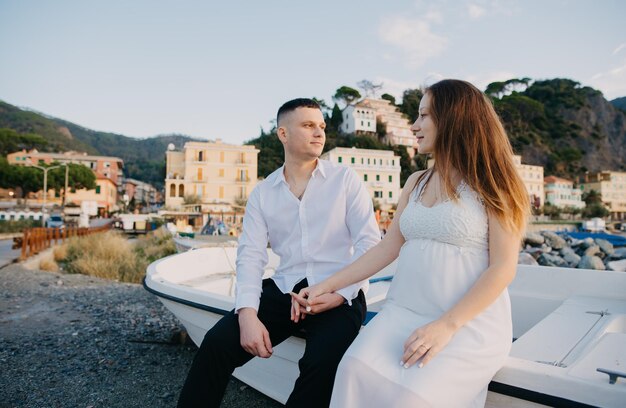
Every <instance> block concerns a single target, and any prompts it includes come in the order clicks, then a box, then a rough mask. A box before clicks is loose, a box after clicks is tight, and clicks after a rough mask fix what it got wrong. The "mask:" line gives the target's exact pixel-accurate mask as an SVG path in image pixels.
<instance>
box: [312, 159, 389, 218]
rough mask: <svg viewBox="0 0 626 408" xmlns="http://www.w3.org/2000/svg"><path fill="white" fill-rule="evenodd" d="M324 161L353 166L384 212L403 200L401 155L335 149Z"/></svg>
mask: <svg viewBox="0 0 626 408" xmlns="http://www.w3.org/2000/svg"><path fill="white" fill-rule="evenodd" d="M320 158H321V159H324V160H328V161H330V162H333V163H339V164H343V165H346V166H349V167H352V168H353V169H354V171H356V173H357V174H358V175H359V178H360V179H361V180H363V182H364V183H365V186H366V187H367V191H368V192H369V193H370V197H372V199H373V200H375V201H378V203H379V204H380V206H381V208H382V209H389V208H391V206H392V205H395V204H397V203H398V199H399V198H400V156H395V155H394V153H393V151H391V150H374V149H357V148H356V147H336V148H334V149H332V150H329V151H328V152H326V153H324V154H323V155H322V156H321V157H320Z"/></svg>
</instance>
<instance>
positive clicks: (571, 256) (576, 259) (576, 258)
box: [562, 251, 581, 268]
mask: <svg viewBox="0 0 626 408" xmlns="http://www.w3.org/2000/svg"><path fill="white" fill-rule="evenodd" d="M562 257H563V260H564V261H565V262H567V266H569V267H570V268H576V267H577V266H578V264H579V263H580V259H581V257H580V255H578V254H577V253H576V252H574V251H571V252H567V253H566V254H565V255H562Z"/></svg>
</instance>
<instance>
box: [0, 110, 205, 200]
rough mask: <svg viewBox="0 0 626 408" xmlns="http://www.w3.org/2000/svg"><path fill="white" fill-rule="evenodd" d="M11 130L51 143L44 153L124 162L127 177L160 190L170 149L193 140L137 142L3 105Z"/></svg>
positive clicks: (1, 118) (3, 123)
mask: <svg viewBox="0 0 626 408" xmlns="http://www.w3.org/2000/svg"><path fill="white" fill-rule="evenodd" d="M1 128H9V129H13V130H15V131H17V132H18V133H31V134H37V135H40V136H42V137H43V138H44V139H46V140H47V141H48V143H47V145H45V146H41V147H39V149H40V150H43V151H50V152H64V151H69V150H74V151H81V152H87V153H89V154H95V155H104V156H115V157H120V158H121V159H122V160H124V174H125V176H126V177H130V178H134V179H138V180H142V181H145V182H147V183H151V184H153V185H154V186H156V187H158V188H160V187H162V186H163V182H164V178H165V151H166V150H167V145H168V144H170V143H174V144H175V145H176V146H177V147H179V148H180V147H182V145H183V144H184V143H185V142H187V141H190V140H194V139H192V138H190V137H188V136H184V135H161V136H156V137H152V138H147V139H135V138H132V137H127V136H123V135H119V134H115V133H107V132H99V131H95V130H91V129H87V128H84V127H82V126H79V125H76V124H74V123H71V122H68V121H65V120H61V119H56V118H52V117H47V116H45V115H43V114H40V113H36V112H30V111H25V110H22V109H19V108H17V107H15V106H13V105H10V104H8V103H5V102H2V101H0V129H1Z"/></svg>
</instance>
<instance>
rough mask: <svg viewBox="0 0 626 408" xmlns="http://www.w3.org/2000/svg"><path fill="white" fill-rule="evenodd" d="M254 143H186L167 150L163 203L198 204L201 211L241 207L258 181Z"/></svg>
mask: <svg viewBox="0 0 626 408" xmlns="http://www.w3.org/2000/svg"><path fill="white" fill-rule="evenodd" d="M258 153H259V150H258V149H256V148H255V147H254V146H239V145H232V144H227V143H222V141H221V139H217V140H216V141H215V142H187V143H185V145H184V146H183V148H182V150H180V151H177V150H175V147H174V145H173V144H171V145H170V146H169V147H168V151H167V152H166V177H165V206H166V207H167V208H169V209H172V210H181V209H183V208H184V205H185V202H187V203H189V204H192V203H193V204H194V205H197V204H200V205H201V211H202V213H203V214H210V213H212V212H219V211H230V209H231V208H232V207H233V206H238V207H241V206H242V205H243V203H244V202H245V200H247V199H248V196H249V195H250V193H251V192H252V189H253V188H254V186H255V185H256V181H257V156H258Z"/></svg>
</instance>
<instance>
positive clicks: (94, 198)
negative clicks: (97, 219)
mask: <svg viewBox="0 0 626 408" xmlns="http://www.w3.org/2000/svg"><path fill="white" fill-rule="evenodd" d="M52 191H54V190H52ZM117 198H118V191H117V185H116V184H115V183H114V182H113V180H111V179H110V178H108V177H104V176H102V175H100V174H97V175H96V188H95V189H92V190H87V189H80V190H75V191H72V190H71V189H70V190H69V191H68V192H67V204H74V205H78V206H80V205H82V203H83V202H86V201H89V202H95V203H96V205H97V207H98V215H101V216H106V215H107V214H109V213H110V212H112V211H116V210H118V209H119V207H118V206H117ZM57 200H58V198H57Z"/></svg>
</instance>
